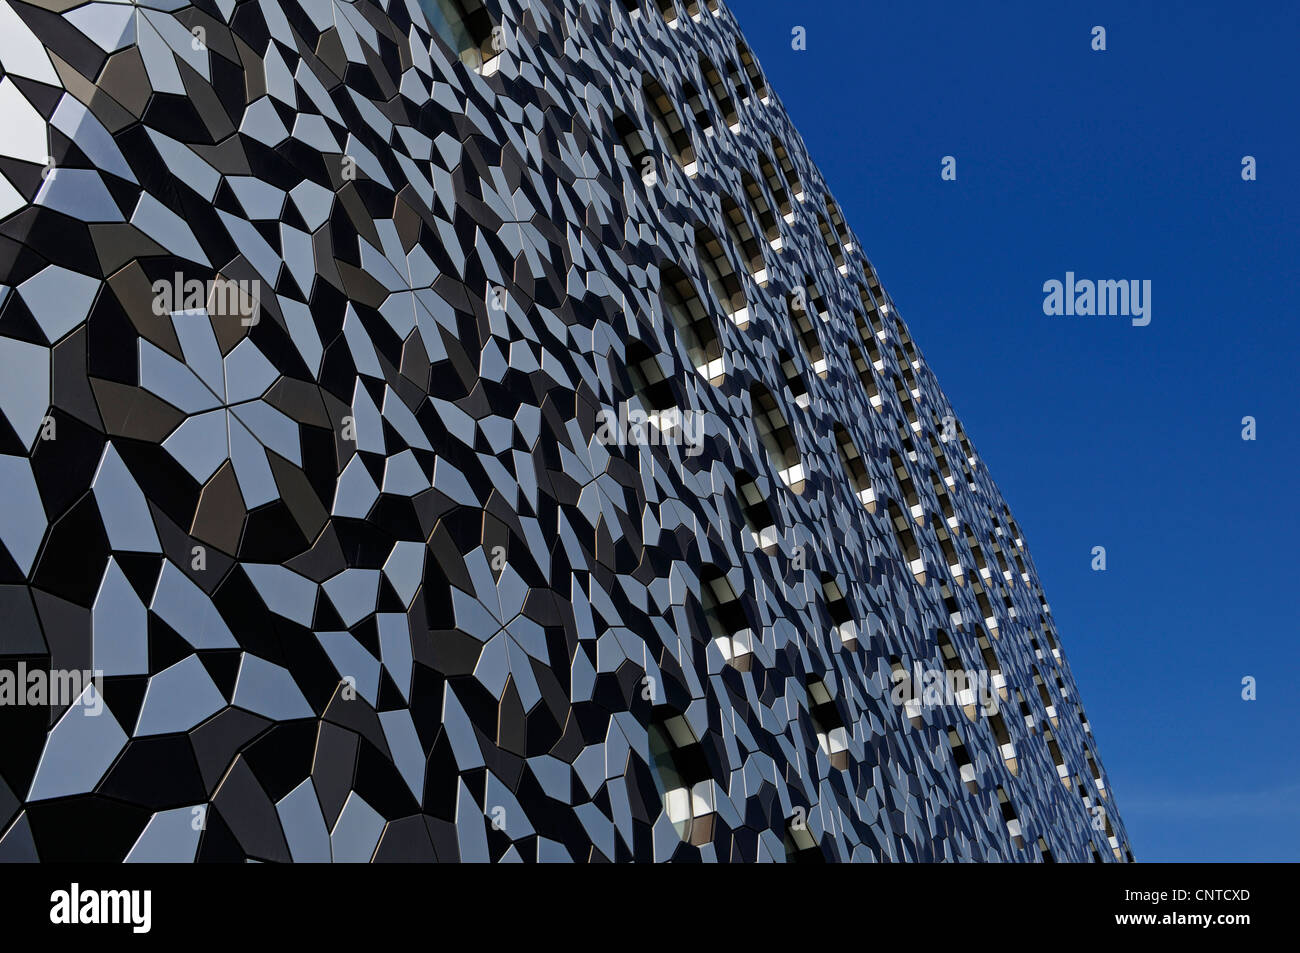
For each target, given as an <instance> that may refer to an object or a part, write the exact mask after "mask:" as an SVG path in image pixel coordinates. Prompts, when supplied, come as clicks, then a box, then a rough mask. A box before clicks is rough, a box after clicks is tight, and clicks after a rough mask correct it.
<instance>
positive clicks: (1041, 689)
mask: <svg viewBox="0 0 1300 953" xmlns="http://www.w3.org/2000/svg"><path fill="white" fill-rule="evenodd" d="M1034 688H1036V689H1037V690H1038V700H1039V701H1040V702H1042V705H1043V711H1044V713H1045V714H1046V715H1047V720H1048V721H1050V722H1051V723H1052V727H1053V728H1059V727H1061V720H1060V718H1058V717H1057V714H1056V705H1055V704H1054V703H1053V702H1052V696H1051V695H1050V694H1049V693H1048V691H1047V683H1046V682H1044V681H1043V677H1042V676H1041V675H1039V674H1038V673H1037V672H1035V673H1034Z"/></svg>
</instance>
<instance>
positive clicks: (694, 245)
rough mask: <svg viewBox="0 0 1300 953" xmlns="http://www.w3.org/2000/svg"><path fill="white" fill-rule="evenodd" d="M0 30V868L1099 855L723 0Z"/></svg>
mask: <svg viewBox="0 0 1300 953" xmlns="http://www.w3.org/2000/svg"><path fill="white" fill-rule="evenodd" d="M494 30H495V32H493V31H494ZM493 36H495V37H496V38H497V42H496V43H495V44H493V43H491V42H489V40H490V38H491V37H493ZM0 64H2V66H0V122H2V123H3V127H4V129H5V134H4V136H3V138H2V139H0V153H2V154H0V480H2V482H3V486H4V488H5V492H4V494H3V495H2V496H0V602H2V603H3V610H2V611H3V618H4V620H5V624H4V626H3V629H0V701H5V703H4V704H2V705H0V731H2V733H3V737H4V738H5V743H4V745H3V746H0V858H3V859H5V860H35V859H41V860H63V859H74V858H75V859H94V860H111V861H120V860H132V861H135V860H167V861H191V860H199V861H211V860H243V859H255V860H260V861H289V860H294V861H329V860H333V861H369V860H377V861H389V860H440V861H455V860H461V861H488V860H491V861H518V860H525V861H566V860H572V861H587V860H602V859H603V860H631V859H635V860H682V859H703V860H717V861H723V860H735V861H739V860H745V861H749V860H778V861H781V860H831V861H848V860H972V859H1000V860H1016V861H1020V860H1026V861H1037V860H1040V859H1055V860H1071V861H1078V860H1090V859H1101V858H1104V859H1106V860H1110V859H1116V858H1118V859H1131V854H1130V853H1129V851H1128V843H1127V840H1126V835H1125V833H1124V829H1123V826H1122V824H1121V823H1120V819H1119V816H1118V813H1117V812H1116V811H1115V810H1114V809H1113V805H1112V800H1113V799H1112V798H1111V795H1110V792H1109V791H1108V790H1107V788H1106V783H1105V774H1104V772H1103V771H1102V768H1101V762H1100V759H1099V757H1098V755H1097V753H1096V748H1095V742H1094V739H1093V737H1092V735H1091V731H1090V729H1089V728H1088V725H1087V721H1086V719H1085V718H1084V716H1083V711H1082V708H1081V707H1080V702H1079V696H1078V691H1077V688H1076V686H1075V683H1074V680H1073V678H1072V677H1071V674H1070V670H1069V667H1068V664H1067V662H1066V659H1065V658H1064V656H1063V655H1062V653H1061V650H1060V646H1059V642H1058V640H1057V636H1056V632H1055V627H1054V623H1053V622H1052V619H1051V615H1050V612H1049V610H1048V606H1047V603H1046V601H1045V597H1044V595H1043V592H1042V589H1041V587H1040V586H1039V583H1038V577H1037V575H1036V573H1035V570H1034V567H1033V563H1032V561H1031V560H1030V558H1029V556H1028V553H1027V552H1026V550H1025V548H1024V543H1023V540H1022V538H1021V534H1020V531H1019V529H1018V527H1017V525H1016V523H1015V521H1014V519H1013V518H1012V517H1011V514H1010V512H1009V511H1008V509H1007V508H1006V506H1005V504H1004V503H1003V501H1002V498H1001V496H1000V495H999V493H998V490H997V488H996V487H995V485H994V484H993V482H992V481H991V479H990V477H989V475H988V473H987V472H986V470H985V469H984V467H983V466H982V465H981V463H980V460H979V458H978V456H977V455H976V454H975V452H974V449H973V448H972V447H971V445H970V442H969V441H968V440H967V438H966V437H965V435H964V433H963V431H962V430H961V426H960V424H959V423H958V422H956V420H955V418H954V417H953V415H952V411H951V409H950V407H949V405H948V403H947V401H946V399H945V397H944V395H943V392H942V391H941V390H940V388H939V386H938V383H937V382H936V380H935V378H934V376H933V375H932V374H931V372H930V370H929V369H928V367H927V366H926V364H925V362H924V361H923V360H922V358H921V355H920V352H919V351H918V349H917V348H916V346H915V344H914V343H913V342H912V340H911V339H910V337H909V335H908V332H907V329H906V327H905V326H904V324H903V322H902V320H901V318H900V317H899V314H898V311H897V308H896V307H895V306H894V303H893V301H892V299H890V297H889V295H888V294H887V293H886V292H885V291H884V289H883V288H882V287H881V285H880V283H879V279H878V277H877V275H876V273H875V271H874V269H873V268H872V266H871V264H870V263H869V261H868V260H867V258H866V257H865V256H864V254H863V252H862V247H861V244H860V242H859V240H858V238H857V237H856V235H854V234H853V232H852V231H850V230H849V228H848V226H847V224H846V223H845V222H844V220H843V217H842V216H841V214H840V211H839V209H838V208H837V207H836V206H835V204H834V201H833V199H831V197H830V196H829V195H828V193H827V190H826V188H825V185H824V183H823V181H822V178H821V175H820V173H819V172H818V170H817V168H816V167H815V166H814V165H813V164H812V163H811V161H810V160H809V158H808V155H807V153H806V150H805V148H804V146H803V143H802V142H801V140H800V138H799V135H798V133H797V132H796V131H795V129H794V128H793V127H792V126H791V124H790V121H789V119H788V117H787V116H786V114H785V112H784V110H783V109H782V107H781V105H780V101H779V99H778V98H777V97H776V95H775V94H774V93H773V92H772V91H771V90H769V89H768V88H767V85H766V83H765V82H764V80H763V78H762V72H761V69H760V68H759V66H758V64H757V63H756V62H755V61H754V59H753V57H752V56H751V54H750V53H749V51H748V49H747V47H746V46H745V44H744V41H743V38H742V37H741V36H740V33H739V31H738V29H737V27H736V24H735V21H734V19H733V17H732V16H731V14H730V13H729V12H728V11H727V10H725V9H724V8H721V7H720V5H718V4H716V3H712V2H698V0H693V2H689V3H687V2H678V0H654V2H651V0H642V2H637V0H626V2H623V0H620V2H613V3H610V2H607V0H601V2H595V0H582V2H579V0H567V2H558V0H546V2H538V0H530V2H528V3H524V2H523V0H503V2H502V3H500V4H497V3H495V2H493V3H489V4H488V6H487V8H483V7H482V5H481V4H479V3H477V2H473V0H472V2H469V3H462V4H456V3H453V2H450V0H421V2H418V3H417V2H416V0H355V2H349V0H203V2H201V3H195V4H190V3H186V2H184V0H135V2H133V3H122V2H118V0H112V2H99V0H95V2H80V0H0ZM629 408H631V410H629ZM672 408H677V409H681V410H683V411H685V413H684V414H683V415H682V417H680V418H679V421H678V424H677V425H674V424H673V423H672V419H671V417H670V416H666V415H665V414H664V413H663V412H664V411H665V410H667V409H672ZM620 409H621V410H620ZM602 411H604V412H612V413H614V414H615V415H616V417H617V414H618V413H620V412H621V413H623V415H624V417H623V419H624V420H629V418H630V417H631V412H632V411H636V412H638V413H640V414H641V418H642V426H641V427H640V430H639V431H638V432H635V433H630V434H623V435H622V436H625V437H627V439H616V440H611V439H609V434H608V432H606V433H602V424H603V422H604V423H607V422H608V420H609V419H610V418H608V417H607V416H602ZM651 412H653V416H652V418H647V417H646V415H647V414H650V413H651ZM683 420H686V421H688V422H689V423H690V425H691V427H694V428H696V429H695V436H696V437H697V438H698V439H696V440H695V441H694V442H688V441H687V440H686V439H684V438H683V435H684V434H686V433H687V432H688V431H689V429H690V428H688V427H686V426H685V424H683V423H681V421H683ZM647 421H648V422H647ZM620 426H621V424H620ZM675 428H676V429H675ZM633 429H634V430H635V429H636V428H635V427H634V426H633ZM606 431H608V427H606ZM652 433H653V435H658V436H660V437H663V438H664V439H652V438H651V436H652ZM674 436H675V437H676V438H677V439H674ZM922 671H925V672H930V671H936V672H944V671H959V672H960V671H969V672H976V671H978V672H982V673H984V674H986V675H989V676H990V677H991V678H992V682H991V686H992V688H993V691H991V693H990V697H992V698H994V699H996V701H995V702H994V703H993V704H992V705H986V704H983V703H980V704H978V705H976V704H972V703H971V696H970V693H969V691H967V692H966V694H964V695H961V696H960V697H957V698H956V700H955V701H952V703H948V704H944V703H932V700H931V699H929V698H928V697H925V696H923V694H922V693H921V691H920V686H913V687H914V688H915V691H914V692H913V691H912V689H907V686H909V685H912V684H913V682H912V681H911V680H907V679H905V680H903V681H902V682H901V683H900V677H901V676H900V673H905V674H907V675H908V679H910V677H911V673H920V672H922ZM81 672H88V673H92V674H91V675H90V677H89V681H86V682H84V683H82V684H80V685H78V686H77V688H76V690H75V691H74V692H72V693H71V694H69V693H68V692H67V691H63V692H62V694H60V693H59V692H57V691H55V690H54V687H53V680H54V679H55V678H58V677H59V675H58V673H73V674H77V673H81ZM46 674H49V676H50V680H51V681H50V688H49V691H50V694H49V697H48V698H43V697H41V696H40V693H39V692H38V691H37V690H36V688H35V687H34V686H37V684H38V683H39V682H40V681H41V679H42V678H44V677H45V675H46ZM897 684H902V685H903V687H904V688H905V689H907V690H906V691H904V693H903V695H902V696H901V698H902V700H901V701H900V700H899V698H895V697H891V693H893V692H894V689H895V686H896V685H897ZM6 685H8V690H9V691H10V694H9V695H8V696H7V700H6V696H4V694H3V692H4V691H5V686H6ZM15 685H16V686H18V689H17V694H14V691H15V689H14V686H15ZM24 689H25V691H26V694H25V695H24V694H23V691H24ZM15 699H19V700H15Z"/></svg>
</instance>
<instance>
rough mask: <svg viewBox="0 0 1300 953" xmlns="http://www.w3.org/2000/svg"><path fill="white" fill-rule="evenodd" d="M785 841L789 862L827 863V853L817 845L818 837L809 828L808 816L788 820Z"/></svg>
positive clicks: (786, 855)
mask: <svg viewBox="0 0 1300 953" xmlns="http://www.w3.org/2000/svg"><path fill="white" fill-rule="evenodd" d="M784 843H785V862H786V863H787V864H824V863H826V855H825V854H823V853H822V849H821V848H820V847H818V846H817V838H815V837H813V835H812V831H810V830H809V829H808V821H807V818H806V817H805V816H803V815H800V817H798V818H793V819H791V820H789V821H787V822H786V825H785V840H784Z"/></svg>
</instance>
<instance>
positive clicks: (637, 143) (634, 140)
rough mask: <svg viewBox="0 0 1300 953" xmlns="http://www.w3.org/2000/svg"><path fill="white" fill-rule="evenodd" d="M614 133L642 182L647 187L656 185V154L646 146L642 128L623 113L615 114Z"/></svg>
mask: <svg viewBox="0 0 1300 953" xmlns="http://www.w3.org/2000/svg"><path fill="white" fill-rule="evenodd" d="M614 133H615V134H616V135H617V136H618V138H619V141H620V142H621V143H622V144H623V149H624V151H625V152H626V153H627V161H628V162H629V163H630V164H631V166H632V168H633V169H634V170H635V172H636V175H637V176H638V177H639V178H640V179H641V182H642V183H643V184H644V185H646V186H652V185H654V184H655V182H656V181H658V173H657V171H656V169H655V157H654V152H653V151H652V150H651V148H650V146H649V145H647V144H646V141H645V138H644V137H643V136H642V135H641V129H640V127H638V126H637V124H636V123H634V122H633V121H632V120H631V119H629V118H628V117H627V116H626V115H624V114H623V113H615V114H614Z"/></svg>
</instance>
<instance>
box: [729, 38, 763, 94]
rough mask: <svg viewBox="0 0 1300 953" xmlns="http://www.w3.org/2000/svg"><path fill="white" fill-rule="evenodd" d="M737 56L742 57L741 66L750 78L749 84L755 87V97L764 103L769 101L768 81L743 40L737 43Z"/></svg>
mask: <svg viewBox="0 0 1300 953" xmlns="http://www.w3.org/2000/svg"><path fill="white" fill-rule="evenodd" d="M736 55H737V56H738V57H740V65H741V66H743V67H744V69H745V73H746V74H747V75H748V76H749V84H750V85H751V86H753V87H754V95H756V96H757V97H758V98H759V99H760V100H761V101H762V102H764V103H766V102H767V101H768V95H767V81H766V80H764V79H763V72H762V70H760V69H759V68H758V61H757V60H755V59H754V54H753V53H751V52H750V51H749V47H748V46H746V45H745V43H744V41H743V40H737V41H736Z"/></svg>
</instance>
